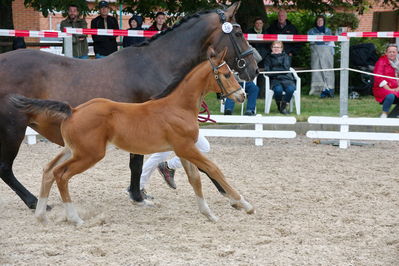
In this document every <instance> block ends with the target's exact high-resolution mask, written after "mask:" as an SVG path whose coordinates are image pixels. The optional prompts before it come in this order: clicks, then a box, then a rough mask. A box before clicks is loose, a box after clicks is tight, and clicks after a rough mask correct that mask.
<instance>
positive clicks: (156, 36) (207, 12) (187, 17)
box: [136, 9, 216, 47]
mask: <svg viewBox="0 0 399 266" xmlns="http://www.w3.org/2000/svg"><path fill="white" fill-rule="evenodd" d="M214 12H216V9H213V10H204V11H199V12H197V13H195V14H192V15H187V16H185V17H183V18H182V19H180V20H179V21H178V22H177V23H175V24H174V25H173V26H172V27H171V28H168V29H166V30H163V31H161V32H160V33H158V34H155V35H154V36H152V37H151V38H150V39H148V40H146V41H143V42H141V43H139V44H137V45H136V47H140V46H146V45H149V44H150V43H151V42H152V41H154V40H156V39H158V38H160V37H161V36H163V35H165V34H167V33H169V32H171V31H173V30H175V29H176V28H178V27H180V26H181V25H182V24H184V23H186V22H187V21H189V20H191V19H192V18H199V17H200V16H201V15H203V14H209V13H214Z"/></svg>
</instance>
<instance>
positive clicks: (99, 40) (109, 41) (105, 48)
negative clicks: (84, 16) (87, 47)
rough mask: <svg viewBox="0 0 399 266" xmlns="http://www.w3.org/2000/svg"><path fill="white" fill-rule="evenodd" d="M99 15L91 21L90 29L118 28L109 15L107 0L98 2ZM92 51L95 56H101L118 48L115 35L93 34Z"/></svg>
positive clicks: (114, 20) (116, 22) (115, 21)
mask: <svg viewBox="0 0 399 266" xmlns="http://www.w3.org/2000/svg"><path fill="white" fill-rule="evenodd" d="M98 7H99V8H100V15H99V16H98V17H96V18H95V19H93V20H92V21H91V28H92V29H114V30H119V24H118V21H117V20H116V18H114V17H112V16H109V15H108V13H109V4H108V2H107V1H100V2H99V3H98ZM92 37H93V45H94V53H95V54H96V58H102V57H105V56H107V55H110V54H112V53H113V52H116V51H117V50H118V46H117V43H116V36H101V35H93V36H92Z"/></svg>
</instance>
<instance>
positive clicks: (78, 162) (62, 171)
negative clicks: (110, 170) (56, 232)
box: [53, 146, 105, 225]
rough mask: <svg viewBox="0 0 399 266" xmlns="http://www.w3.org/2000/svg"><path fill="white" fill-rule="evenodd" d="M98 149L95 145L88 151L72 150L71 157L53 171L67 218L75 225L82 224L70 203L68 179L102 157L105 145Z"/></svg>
mask: <svg viewBox="0 0 399 266" xmlns="http://www.w3.org/2000/svg"><path fill="white" fill-rule="evenodd" d="M100 149H101V148H100ZM100 149H98V147H97V149H95V148H93V149H92V150H91V151H90V152H84V153H83V152H82V151H80V153H79V154H75V153H77V152H76V150H74V151H73V153H74V154H73V156H72V158H70V159H69V160H67V161H65V162H63V163H62V164H60V165H58V166H56V167H55V168H54V171H53V173H54V177H55V181H56V182H57V186H58V190H59V191H60V194H61V198H62V201H63V202H64V207H65V212H66V217H67V220H68V221H70V222H73V223H75V224H76V225H81V224H83V220H82V219H81V218H80V217H79V214H78V213H77V211H76V209H75V207H74V205H73V204H72V200H71V196H70V194H69V189H68V183H69V179H71V178H72V177H73V176H74V175H76V174H79V173H82V172H84V171H86V170H87V169H89V168H90V167H92V166H93V165H94V164H95V163H97V162H98V161H100V160H101V159H102V158H104V155H105V146H104V147H103V150H102V151H101V150H100Z"/></svg>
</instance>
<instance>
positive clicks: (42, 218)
mask: <svg viewBox="0 0 399 266" xmlns="http://www.w3.org/2000/svg"><path fill="white" fill-rule="evenodd" d="M35 217H36V220H37V221H38V222H39V223H41V224H42V225H46V224H48V219H47V217H46V216H45V215H35Z"/></svg>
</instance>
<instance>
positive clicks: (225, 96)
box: [208, 57, 242, 100]
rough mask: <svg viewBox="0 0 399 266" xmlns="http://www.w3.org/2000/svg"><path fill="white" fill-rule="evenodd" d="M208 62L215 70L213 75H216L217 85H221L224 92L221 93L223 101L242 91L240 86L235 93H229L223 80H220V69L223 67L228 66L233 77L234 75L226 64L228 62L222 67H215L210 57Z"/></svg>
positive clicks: (223, 63) (224, 62)
mask: <svg viewBox="0 0 399 266" xmlns="http://www.w3.org/2000/svg"><path fill="white" fill-rule="evenodd" d="M208 60H209V63H211V67H212V70H213V74H215V75H214V77H215V79H216V83H217V84H218V85H219V88H220V90H221V91H222V92H221V93H220V98H221V99H223V100H224V99H226V98H227V97H228V96H230V95H231V94H233V93H235V92H237V91H239V90H242V88H241V86H240V87H239V88H238V89H236V90H234V91H231V92H228V91H227V90H226V88H225V86H224V85H223V82H222V81H221V79H220V74H219V68H221V67H222V66H224V65H226V66H227V67H228V68H229V71H230V74H231V75H232V74H233V73H232V72H231V69H230V67H229V65H228V64H226V61H223V62H222V63H221V64H220V65H218V66H215V65H214V64H213V62H212V60H211V59H210V58H209V57H208Z"/></svg>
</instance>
